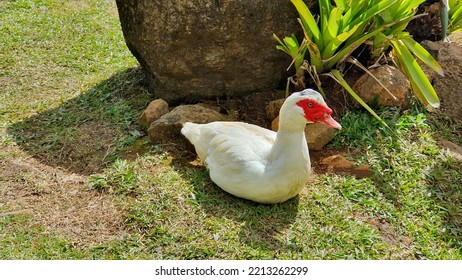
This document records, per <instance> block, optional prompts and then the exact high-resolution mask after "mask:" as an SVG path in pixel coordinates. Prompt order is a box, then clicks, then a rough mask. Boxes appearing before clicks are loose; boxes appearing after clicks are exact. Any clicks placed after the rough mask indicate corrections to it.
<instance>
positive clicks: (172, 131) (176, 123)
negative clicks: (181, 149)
mask: <svg viewBox="0 0 462 280" xmlns="http://www.w3.org/2000/svg"><path fill="white" fill-rule="evenodd" d="M225 120H227V117H226V116H225V115H222V114H220V113H218V112H217V111H215V110H212V109H209V108H205V107H203V106H200V105H197V104H196V105H182V106H178V107H176V108H175V109H173V110H172V111H171V112H169V113H167V114H165V115H163V116H162V117H160V118H159V119H158V120H156V121H154V122H153V123H151V126H150V127H149V129H148V134H149V138H150V139H151V141H152V142H153V143H168V142H172V141H174V140H176V139H183V138H184V137H182V135H181V132H180V130H181V128H182V127H183V124H184V123H185V122H195V123H209V122H213V121H225Z"/></svg>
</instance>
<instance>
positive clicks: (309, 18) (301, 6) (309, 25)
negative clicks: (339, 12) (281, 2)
mask: <svg viewBox="0 0 462 280" xmlns="http://www.w3.org/2000/svg"><path fill="white" fill-rule="evenodd" d="M290 1H291V2H292V4H293V5H294V6H295V8H296V9H297V11H298V14H299V15H300V19H301V21H302V24H303V27H304V28H305V30H306V31H307V33H308V34H309V35H310V38H311V40H312V41H314V42H315V43H316V44H318V45H322V39H321V32H320V30H319V27H318V24H317V23H316V21H315V20H314V17H313V14H311V12H310V10H309V9H308V7H307V6H306V5H305V3H304V2H303V1H302V0H290Z"/></svg>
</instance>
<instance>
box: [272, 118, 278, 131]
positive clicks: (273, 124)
mask: <svg viewBox="0 0 462 280" xmlns="http://www.w3.org/2000/svg"><path fill="white" fill-rule="evenodd" d="M271 130H272V131H278V130H279V116H277V117H276V118H275V119H274V120H273V121H272V122H271Z"/></svg>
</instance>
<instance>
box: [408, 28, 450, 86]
mask: <svg viewBox="0 0 462 280" xmlns="http://www.w3.org/2000/svg"><path fill="white" fill-rule="evenodd" d="M400 40H401V41H402V42H403V43H404V45H405V46H406V47H407V48H408V49H409V50H410V51H411V52H412V53H413V54H414V55H415V56H417V57H418V58H419V59H420V60H422V61H423V62H424V63H425V64H427V65H428V67H430V68H431V69H433V70H434V71H435V72H436V73H438V74H440V75H441V76H443V77H444V73H443V68H441V65H440V64H439V63H438V62H437V61H436V60H435V59H434V58H433V56H432V55H431V54H430V53H429V52H428V51H427V50H426V49H424V47H422V46H421V45H420V44H419V43H417V42H416V41H415V40H414V39H412V38H411V37H410V36H409V35H408V34H407V33H406V35H405V36H400Z"/></svg>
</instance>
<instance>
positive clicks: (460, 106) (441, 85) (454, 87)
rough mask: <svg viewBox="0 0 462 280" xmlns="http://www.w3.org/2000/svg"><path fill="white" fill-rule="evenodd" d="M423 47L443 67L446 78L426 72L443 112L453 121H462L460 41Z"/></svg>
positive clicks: (429, 44) (461, 47)
mask: <svg viewBox="0 0 462 280" xmlns="http://www.w3.org/2000/svg"><path fill="white" fill-rule="evenodd" d="M452 38H455V37H452ZM422 45H423V46H424V47H425V48H426V49H427V50H428V51H429V52H430V53H431V54H432V55H433V57H435V59H436V60H437V61H438V62H439V63H440V65H441V67H443V71H444V77H441V76H439V75H437V74H434V72H433V71H429V70H428V69H427V70H426V71H425V72H426V73H427V76H428V77H429V79H431V81H432V84H433V87H434V88H435V91H436V93H437V94H438V96H439V97H440V99H441V110H442V111H443V112H444V113H445V114H446V115H448V116H449V117H451V118H452V119H454V120H457V121H461V120H462V103H461V102H460V101H461V100H462V88H461V86H460V82H461V81H462V68H461V66H462V46H461V44H460V41H458V42H457V41H456V42H455V43H444V42H431V41H424V42H422ZM432 72H433V73H432Z"/></svg>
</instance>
